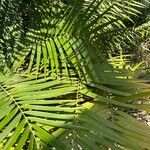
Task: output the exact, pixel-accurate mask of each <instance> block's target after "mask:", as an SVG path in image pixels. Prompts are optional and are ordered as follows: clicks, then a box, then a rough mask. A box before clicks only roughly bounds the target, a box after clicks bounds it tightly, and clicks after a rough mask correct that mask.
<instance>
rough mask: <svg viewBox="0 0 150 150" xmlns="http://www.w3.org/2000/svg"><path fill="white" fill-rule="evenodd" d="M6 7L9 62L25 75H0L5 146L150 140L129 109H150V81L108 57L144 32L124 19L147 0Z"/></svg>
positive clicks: (4, 41) (137, 144)
mask: <svg viewBox="0 0 150 150" xmlns="http://www.w3.org/2000/svg"><path fill="white" fill-rule="evenodd" d="M0 7H1V11H2V12H3V13H2V19H1V22H2V24H1V25H2V26H1V28H0V30H1V35H0V37H1V41H0V42H1V43H0V44H1V45H0V46H1V47H2V49H1V50H0V52H1V54H2V55H1V58H2V60H3V64H4V65H3V64H1V65H2V67H4V66H5V64H7V65H6V66H7V67H8V68H9V70H11V71H13V73H17V74H18V75H8V74H4V75H1V76H0V86H1V88H0V93H1V96H0V97H1V99H0V112H1V113H0V121H1V122H0V132H1V134H0V142H1V143H0V145H2V149H4V150H9V149H10V148H12V147H13V148H14V149H18V150H21V149H30V150H32V149H44V150H46V149H60V150H62V149H65V150H68V149H71V148H74V149H104V150H105V149H108V148H111V149H114V150H115V149H120V150H121V149H122V150H123V149H132V150H141V149H144V148H147V149H148V148H149V147H150V145H149V144H148V143H147V142H148V140H149V138H150V135H149V134H148V133H149V130H150V129H149V127H146V126H145V125H143V124H142V125H141V124H140V123H138V122H137V121H136V120H135V119H133V118H132V117H131V116H130V115H128V114H127V113H124V112H125V111H126V110H127V109H145V110H147V111H149V109H150V106H149V105H148V104H147V105H144V104H143V105H140V104H137V101H138V99H137V97H140V96H141V97H143V96H147V95H149V94H150V91H149V85H148V84H145V83H144V81H135V80H127V81H126V80H123V79H118V78H117V76H122V74H121V71H120V72H116V71H114V70H113V68H112V67H111V66H110V65H109V64H108V63H107V59H106V58H105V57H104V56H103V52H104V50H105V51H107V50H108V49H109V50H112V49H113V48H116V49H117V48H118V47H119V48H120V47H121V46H123V45H125V44H126V41H130V42H132V40H133V39H135V38H136V36H135V35H136V34H135V33H134V31H135V30H134V28H133V27H131V28H127V27H126V26H125V23H124V22H125V20H130V21H132V19H131V16H136V15H137V14H139V13H140V11H139V10H137V9H139V8H143V7H144V5H143V4H141V3H139V2H137V1H135V0H124V1H123V2H122V1H120V0H112V1H109V0H88V1H87V0H80V1H76V0H73V1H68V3H67V4H66V1H64V0H61V1H59V0H56V1H50V0H49V1H47V0H42V1H34V0H32V1H24V0H22V1H18V0H16V1H13V2H12V1H8V0H3V1H2V2H1V6H0ZM14 8H15V9H14ZM4 24H5V25H4ZM136 30H137V31H141V30H143V27H142V29H138V28H136ZM4 57H5V59H4ZM4 60H5V61H4ZM2 67H1V68H2ZM7 67H6V68H7ZM6 70H7V69H6ZM24 76H26V77H24ZM125 76H126V74H125ZM43 77H44V78H43ZM145 82H146V81H145ZM131 122H132V124H130V123H131ZM129 127H130V128H129ZM91 138H92V140H91Z"/></svg>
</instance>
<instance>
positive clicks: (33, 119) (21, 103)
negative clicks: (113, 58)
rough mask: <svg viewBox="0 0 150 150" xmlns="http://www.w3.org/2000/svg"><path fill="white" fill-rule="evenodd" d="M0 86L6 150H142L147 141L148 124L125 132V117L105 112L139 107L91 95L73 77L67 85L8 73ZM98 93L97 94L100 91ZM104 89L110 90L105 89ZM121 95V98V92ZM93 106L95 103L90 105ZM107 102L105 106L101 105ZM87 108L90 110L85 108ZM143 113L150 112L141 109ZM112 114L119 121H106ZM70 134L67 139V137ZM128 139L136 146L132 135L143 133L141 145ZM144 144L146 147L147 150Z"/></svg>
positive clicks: (1, 138) (1, 137)
mask: <svg viewBox="0 0 150 150" xmlns="http://www.w3.org/2000/svg"><path fill="white" fill-rule="evenodd" d="M0 82H1V90H0V92H1V103H0V107H1V115H0V118H1V123H0V130H1V134H0V141H1V143H2V145H3V147H2V148H3V149H4V150H7V149H10V148H11V147H14V148H15V149H22V148H23V149H33V148H34V149H46V148H47V149H48V148H49V149H52V148H54V147H55V148H56V149H70V148H69V147H74V146H75V147H78V146H80V147H82V148H87V149H92V148H93V147H94V146H95V148H96V149H99V148H100V147H101V148H104V147H108V148H109V147H110V148H115V149H117V148H118V149H119V145H120V146H121V147H128V148H131V149H135V150H137V149H139V150H140V149H141V147H143V146H145V145H143V143H145V142H146V141H147V140H148V138H149V135H148V134H147V135H146V136H145V132H148V131H149V130H150V129H149V128H146V126H143V127H142V128H141V125H140V126H137V125H136V124H135V128H136V129H138V130H137V131H135V128H128V123H129V122H128V120H127V119H128V117H129V116H128V115H127V114H125V113H123V112H121V111H118V110H117V111H116V110H114V114H110V113H109V111H111V108H109V105H114V106H117V107H118V108H119V107H127V108H133V109H138V108H142V105H139V106H138V105H132V104H129V103H128V104H126V102H119V101H118V100H113V99H110V98H104V97H103V96H100V95H101V94H100V95H99V94H97V93H95V92H93V91H92V88H91V87H90V88H89V87H88V88H89V89H88V88H87V87H85V86H84V85H82V84H81V83H79V82H78V81H77V79H76V78H74V80H73V79H72V82H70V80H67V79H61V80H53V78H52V77H50V78H47V79H44V78H41V79H38V80H35V79H34V78H31V79H24V78H21V77H19V76H10V75H7V76H1V78H0ZM136 85H137V84H136ZM90 86H92V85H90ZM95 87H96V86H95ZM97 87H100V86H97ZM132 88H135V86H134V85H133V87H132ZM97 90H100V91H101V88H98V89H97ZM103 90H104V88H103ZM105 91H107V92H108V91H109V89H105ZM110 91H111V90H110ZM111 92H113V91H111ZM113 93H116V92H113ZM118 93H119V91H118ZM118 93H116V94H118ZM124 93H125V92H124ZM119 94H120V95H123V92H122V93H121V92H120V93H119ZM129 95H132V93H130V94H129ZM95 102H96V103H97V104H95V105H94V107H93V104H94V103H95ZM105 103H106V104H109V105H108V106H107V105H103V104H105ZM91 108H92V109H93V112H92V111H91V110H89V109H91ZM143 109H147V110H149V109H150V108H149V106H148V105H147V106H144V105H143ZM111 115H112V117H114V119H115V117H116V119H117V120H118V121H115V122H113V121H112V120H111V119H110V117H111ZM107 118H108V120H107ZM125 119H126V120H125ZM131 120H133V119H132V118H131ZM133 125H134V120H133V124H132V126H133ZM124 128H125V129H124ZM145 128H146V130H147V131H145V130H144V129H145ZM143 130H144V132H143ZM65 132H66V133H65ZM62 133H63V134H62ZM68 133H69V135H66V134H68ZM72 134H73V135H72ZM130 135H133V138H132V139H134V140H135V142H136V141H137V140H138V138H136V135H141V136H140V140H141V142H139V144H138V145H137V146H136V144H135V143H134V141H133V142H129V141H128V140H127V138H129V136H130ZM59 136H60V137H59ZM64 136H69V137H70V138H71V140H73V143H72V144H67V143H68V142H69V140H68V139H67V138H66V140H65V138H63V140H62V137H64ZM91 137H93V140H92V141H91V144H88V143H87V141H89V138H91ZM59 138H60V140H59ZM81 139H82V140H81ZM75 142H76V143H75ZM96 143H97V144H96ZM74 144H75V145H74ZM148 146H149V144H147V145H146V148H147V147H148ZM121 147H120V149H121Z"/></svg>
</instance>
